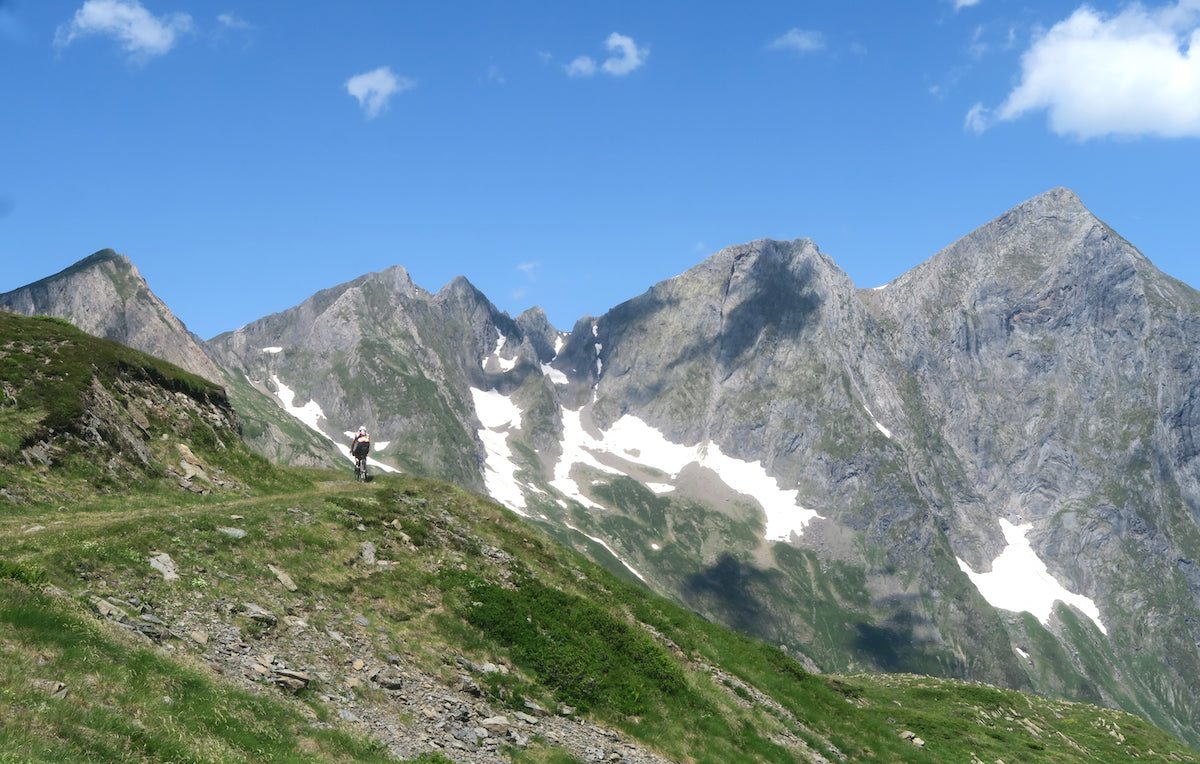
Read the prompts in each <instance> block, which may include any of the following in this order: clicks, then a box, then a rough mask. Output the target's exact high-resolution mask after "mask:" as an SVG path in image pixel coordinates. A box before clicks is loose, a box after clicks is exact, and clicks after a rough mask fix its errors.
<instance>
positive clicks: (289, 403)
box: [271, 374, 400, 472]
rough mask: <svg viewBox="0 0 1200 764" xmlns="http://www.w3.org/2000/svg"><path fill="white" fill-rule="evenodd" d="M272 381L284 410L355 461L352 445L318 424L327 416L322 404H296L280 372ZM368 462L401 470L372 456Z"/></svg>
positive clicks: (294, 394) (293, 393) (293, 392)
mask: <svg viewBox="0 0 1200 764" xmlns="http://www.w3.org/2000/svg"><path fill="white" fill-rule="evenodd" d="M271 381H272V382H273V383H275V391H276V392H275V397H276V398H277V399H278V400H279V402H280V403H281V404H283V410H284V411H286V412H287V413H289V414H291V415H292V416H293V417H295V418H296V419H299V420H300V421H301V422H303V423H304V424H306V425H308V426H309V427H310V428H311V429H312V430H313V431H314V432H316V433H317V434H318V435H320V436H321V437H323V438H325V439H326V440H328V441H329V442H331V443H333V444H334V445H335V446H337V449H338V450H339V451H341V452H342V456H345V457H346V458H347V459H349V460H350V461H351V462H353V461H354V456H353V455H352V454H351V453H350V446H349V445H348V444H346V443H338V442H337V441H335V440H334V439H333V438H331V437H329V436H328V435H327V434H325V432H324V431H322V430H321V428H320V427H319V426H318V425H317V422H319V421H320V420H322V419H324V418H325V412H324V411H322V410H321V406H320V404H318V403H317V402H316V401H312V400H310V401H309V402H308V403H306V404H304V405H303V406H296V405H295V402H296V392H295V391H294V390H292V388H290V387H288V386H287V385H285V384H284V383H283V380H281V379H280V378H279V375H278V374H272V375H271ZM346 437H350V438H352V437H354V433H352V432H348V433H346ZM367 464H369V465H371V466H374V467H376V468H377V469H381V470H383V471H384V472H399V471H400V470H398V469H396V468H395V467H389V466H388V465H386V464H384V463H382V462H377V461H375V460H374V459H371V458H370V457H368V458H367Z"/></svg>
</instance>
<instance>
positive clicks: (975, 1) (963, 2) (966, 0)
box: [954, 0, 979, 11]
mask: <svg viewBox="0 0 1200 764" xmlns="http://www.w3.org/2000/svg"><path fill="white" fill-rule="evenodd" d="M973 5H979V0H954V10H956V11H961V10H962V9H963V8H970V7H971V6H973Z"/></svg>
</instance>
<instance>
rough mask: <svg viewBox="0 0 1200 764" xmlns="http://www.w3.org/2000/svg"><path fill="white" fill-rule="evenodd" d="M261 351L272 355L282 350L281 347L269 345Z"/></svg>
mask: <svg viewBox="0 0 1200 764" xmlns="http://www.w3.org/2000/svg"><path fill="white" fill-rule="evenodd" d="M262 351H263V352H264V353H271V354H272V355H274V354H275V353H282V352H283V348H281V347H270V348H263V349H262Z"/></svg>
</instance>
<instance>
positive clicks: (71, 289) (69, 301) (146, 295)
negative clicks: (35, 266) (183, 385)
mask: <svg viewBox="0 0 1200 764" xmlns="http://www.w3.org/2000/svg"><path fill="white" fill-rule="evenodd" d="M0 310H5V311H8V312H10V313H19V314H21V315H25V316H36V315H46V316H54V317H56V318H62V319H65V320H67V321H70V322H71V323H72V324H74V325H75V326H77V327H79V328H80V329H82V330H83V331H85V332H87V333H88V334H92V335H95V336H97V337H103V338H105V339H110V340H114V341H116V342H120V343H121V344H122V345H128V346H129V347H132V348H135V349H137V350H141V351H142V352H144V353H149V354H150V355H153V356H156V357H158V358H162V359H163V360H165V361H170V362H171V363H173V364H175V365H176V366H179V367H181V368H183V369H186V370H188V371H190V372H192V373H193V374H198V375H200V376H201V377H204V378H205V379H207V380H209V381H210V382H216V383H218V384H220V383H221V381H222V379H223V375H222V373H221V371H220V369H218V368H217V366H216V364H214V363H213V362H212V361H211V360H210V359H209V358H208V356H207V355H205V353H204V351H203V350H202V349H201V348H200V344H199V339H198V338H197V337H196V336H195V335H193V334H192V333H191V332H189V331H188V330H187V328H186V327H185V326H184V325H183V323H182V322H181V321H180V320H179V319H178V318H176V317H175V315H174V314H173V313H172V312H171V310H170V309H169V308H168V307H167V306H166V305H165V304H163V302H162V300H160V299H158V297H157V296H156V295H155V294H154V293H153V292H151V291H150V287H149V286H148V285H147V284H146V281H145V279H143V278H142V274H141V273H139V272H138V269H137V268H136V267H135V266H134V265H133V263H131V262H130V261H129V258H128V257H126V256H125V255H121V254H118V253H116V252H114V251H113V250H111V249H102V250H100V251H99V252H96V253H95V254H92V255H90V256H89V257H85V258H84V259H83V260H80V261H79V262H77V263H75V264H74V265H72V266H70V267H69V268H66V269H64V270H62V271H60V272H58V273H56V274H54V275H53V276H48V277H47V278H44V279H41V280H40V281H36V282H34V283H32V284H29V285H28V286H24V287H21V288H19V289H14V290H13V291H11V292H8V293H5V294H0Z"/></svg>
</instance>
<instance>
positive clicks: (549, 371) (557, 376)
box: [542, 363, 569, 385]
mask: <svg viewBox="0 0 1200 764" xmlns="http://www.w3.org/2000/svg"><path fill="white" fill-rule="evenodd" d="M542 374H545V375H546V376H547V377H549V378H550V381H551V382H553V383H554V384H556V385H565V384H567V382H568V381H569V380H568V379H567V375H566V374H564V373H563V372H561V371H559V370H558V369H556V368H554V367H553V366H551V365H550V364H548V363H544V364H542Z"/></svg>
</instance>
